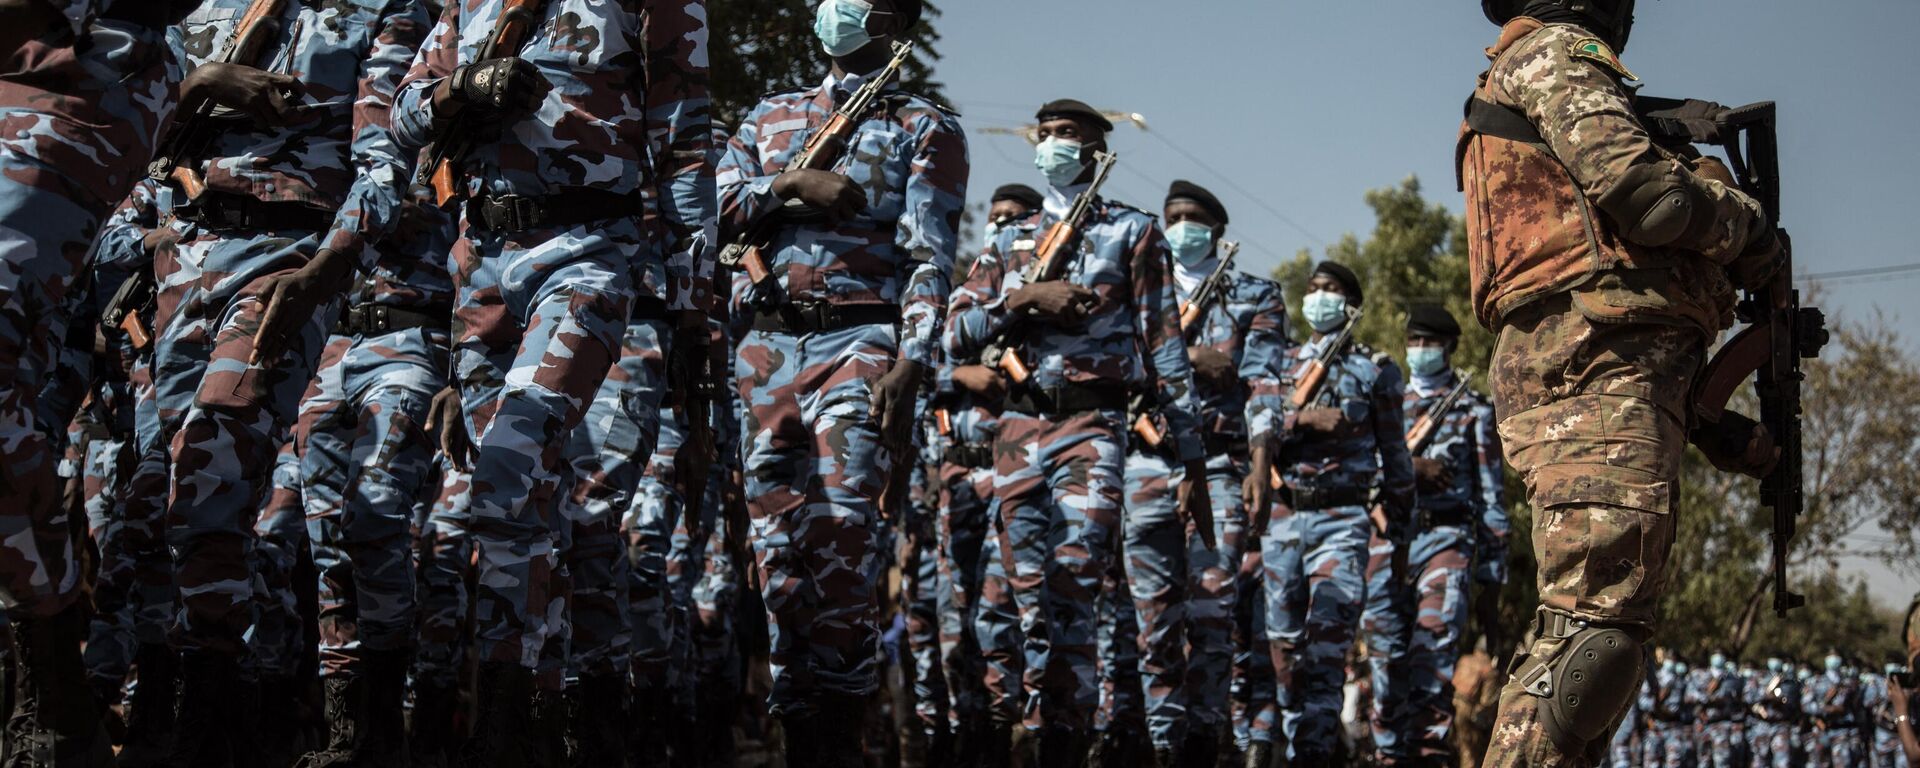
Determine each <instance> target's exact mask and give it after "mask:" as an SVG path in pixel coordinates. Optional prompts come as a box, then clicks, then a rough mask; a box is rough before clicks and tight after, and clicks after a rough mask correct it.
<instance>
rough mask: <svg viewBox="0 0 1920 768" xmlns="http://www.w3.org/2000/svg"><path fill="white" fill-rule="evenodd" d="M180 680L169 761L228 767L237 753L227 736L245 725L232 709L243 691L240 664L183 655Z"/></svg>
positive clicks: (180, 766)
mask: <svg viewBox="0 0 1920 768" xmlns="http://www.w3.org/2000/svg"><path fill="white" fill-rule="evenodd" d="M179 669H180V677H179V685H178V687H177V694H176V699H175V709H174V729H173V749H172V750H171V753H170V754H169V756H168V758H167V764H168V765H169V766H175V767H176V768H228V767H229V766H233V765H234V754H233V750H232V748H231V746H230V745H229V744H228V739H227V733H228V732H229V731H232V730H235V725H237V724H238V725H244V724H243V723H241V719H240V718H238V717H235V715H236V714H238V713H236V712H234V711H233V709H234V707H232V706H230V704H231V703H232V701H233V697H234V696H235V694H236V692H238V691H240V690H241V688H242V686H241V683H240V663H239V662H238V661H237V660H235V659H234V658H233V657H231V656H227V655H225V654H220V653H214V652H212V651H200V650H189V651H182V652H181V653H180V667H179Z"/></svg>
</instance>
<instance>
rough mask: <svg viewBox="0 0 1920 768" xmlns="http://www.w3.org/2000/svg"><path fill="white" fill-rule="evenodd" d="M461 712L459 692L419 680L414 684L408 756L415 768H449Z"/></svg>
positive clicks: (448, 687)
mask: <svg viewBox="0 0 1920 768" xmlns="http://www.w3.org/2000/svg"><path fill="white" fill-rule="evenodd" d="M459 709H460V692H459V691H458V690H456V689H455V688H453V687H451V686H447V685H441V684H439V683H436V682H430V681H427V680H425V679H421V678H416V679H415V680H414V685H413V715H412V717H411V718H410V719H409V720H408V723H407V727H408V730H409V731H410V733H409V738H408V753H409V754H410V755H411V756H412V759H413V768H447V767H448V765H449V764H450V763H451V761H452V758H453V748H454V743H455V742H454V732H453V726H454V714H455V713H456V712H458V711H459Z"/></svg>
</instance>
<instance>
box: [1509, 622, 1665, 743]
mask: <svg viewBox="0 0 1920 768" xmlns="http://www.w3.org/2000/svg"><path fill="white" fill-rule="evenodd" d="M1569 629H1572V630H1573V631H1572V632H1571V633H1569V634H1567V635H1566V636H1565V637H1566V642H1565V644H1564V645H1561V646H1560V648H1559V650H1558V651H1556V652H1554V653H1553V654H1552V656H1551V657H1549V658H1545V659H1533V660H1531V661H1533V662H1534V663H1533V664H1530V665H1529V666H1530V667H1531V668H1530V669H1528V670H1526V672H1525V674H1524V677H1523V680H1524V683H1525V686H1526V691H1527V693H1529V694H1531V695H1533V696H1535V697H1537V698H1536V700H1535V702H1534V706H1535V708H1536V710H1537V711H1538V713H1539V715H1540V724H1541V725H1543V726H1545V727H1546V729H1547V735H1548V736H1550V737H1552V738H1553V741H1554V743H1556V744H1559V745H1561V746H1562V747H1563V748H1567V749H1569V751H1575V752H1579V751H1584V750H1586V749H1587V748H1588V747H1589V746H1590V745H1592V744H1594V743H1595V742H1596V741H1600V742H1604V741H1605V740H1608V739H1611V738H1612V736H1613V729H1614V728H1615V727H1616V726H1617V725H1618V722H1619V719H1620V713H1622V712H1624V711H1626V708H1627V704H1628V703H1629V702H1631V701H1632V700H1633V697H1634V696H1635V695H1636V694H1637V693H1638V692H1639V686H1640V673H1641V670H1642V669H1643V664H1644V656H1643V653H1642V650H1641V645H1640V641H1639V640H1638V639H1637V638H1635V637H1634V636H1633V635H1631V634H1629V633H1628V631H1627V630H1623V629H1619V628H1616V627H1596V626H1591V625H1588V626H1581V625H1579V624H1574V625H1573V626H1571V627H1569Z"/></svg>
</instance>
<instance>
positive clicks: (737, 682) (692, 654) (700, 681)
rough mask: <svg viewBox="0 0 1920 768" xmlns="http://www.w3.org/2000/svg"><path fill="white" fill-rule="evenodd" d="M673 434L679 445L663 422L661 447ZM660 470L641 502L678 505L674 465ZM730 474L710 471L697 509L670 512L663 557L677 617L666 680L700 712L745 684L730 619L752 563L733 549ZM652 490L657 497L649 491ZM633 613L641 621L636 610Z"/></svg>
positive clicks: (668, 423)
mask: <svg viewBox="0 0 1920 768" xmlns="http://www.w3.org/2000/svg"><path fill="white" fill-rule="evenodd" d="M670 432H671V433H675V434H673V437H674V438H675V440H676V442H677V441H678V439H679V435H678V434H677V433H678V427H677V426H675V425H673V424H672V422H671V421H670V420H669V421H665V422H663V427H662V430H661V440H662V442H663V443H664V442H665V440H666V439H667V436H668V434H669V433H670ZM654 455H655V456H656V457H658V456H659V455H660V454H659V453H658V452H656V453H655V454H654ZM656 466H658V465H656ZM660 469H661V471H660V473H659V474H655V473H654V472H653V470H651V469H649V470H648V478H647V479H646V480H643V481H641V487H642V488H643V490H642V492H641V494H642V497H643V498H648V494H649V493H655V492H664V493H666V494H669V495H667V496H666V497H665V498H666V499H667V501H666V502H664V503H671V504H676V505H678V504H680V500H679V493H678V492H677V491H675V490H674V489H673V484H672V483H671V482H668V481H667V479H668V478H670V477H672V474H671V472H672V463H671V462H670V461H669V462H668V463H667V464H666V465H665V466H663V467H660ZM725 470H726V468H725V466H724V465H716V466H715V467H714V468H713V472H712V473H711V474H710V475H709V476H708V478H707V489H706V493H705V496H704V497H703V498H702V499H701V502H700V505H699V509H698V510H693V511H690V510H688V509H687V508H686V507H685V506H684V505H681V506H680V509H679V511H678V512H677V513H672V514H673V516H674V517H675V518H676V519H678V520H679V521H680V523H679V525H677V526H675V527H674V531H673V542H672V547H671V549H669V550H668V552H667V558H666V572H667V594H668V595H669V596H670V597H671V599H672V606H673V607H672V610H671V611H670V613H671V615H673V616H674V617H675V622H674V625H673V627H674V630H675V631H674V636H673V643H672V651H671V652H670V653H669V654H668V658H669V659H671V660H672V666H671V667H670V668H669V675H668V679H669V680H671V681H673V685H674V689H675V692H676V694H677V695H678V696H679V698H680V701H682V702H692V703H695V704H696V706H697V702H699V701H700V700H702V699H703V698H705V699H707V700H720V701H728V700H731V699H732V697H733V696H734V695H736V694H737V692H738V691H739V690H740V689H741V685H742V683H743V681H742V680H741V678H740V664H739V653H738V646H737V645H736V644H735V643H734V634H733V618H734V606H735V605H737V602H736V601H737V600H738V599H739V594H740V589H741V585H740V577H741V570H742V569H744V568H745V567H747V563H746V562H745V560H744V559H737V558H736V556H735V552H734V550H733V549H731V548H730V547H729V546H728V540H729V537H731V536H733V535H735V533H734V532H733V531H731V530H730V528H729V523H728V521H727V516H726V515H725V514H723V513H722V509H723V504H725V497H726V483H727V482H728V481H727V480H726V477H725ZM648 488H652V489H655V490H653V491H649V490H645V489H648ZM634 614H635V615H636V616H637V615H638V611H634ZM636 677H638V675H636Z"/></svg>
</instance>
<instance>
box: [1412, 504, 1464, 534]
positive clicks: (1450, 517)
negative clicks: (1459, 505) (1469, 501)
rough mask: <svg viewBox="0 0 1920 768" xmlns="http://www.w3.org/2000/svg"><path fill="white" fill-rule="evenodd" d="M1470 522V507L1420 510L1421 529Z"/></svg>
mask: <svg viewBox="0 0 1920 768" xmlns="http://www.w3.org/2000/svg"><path fill="white" fill-rule="evenodd" d="M1472 522H1473V510H1472V509H1445V510H1433V509H1423V510H1420V530H1423V531H1424V530H1428V529H1431V528H1438V527H1441V526H1446V525H1469V524H1471V523H1472Z"/></svg>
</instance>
